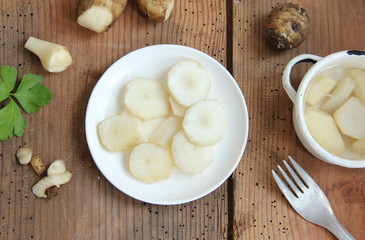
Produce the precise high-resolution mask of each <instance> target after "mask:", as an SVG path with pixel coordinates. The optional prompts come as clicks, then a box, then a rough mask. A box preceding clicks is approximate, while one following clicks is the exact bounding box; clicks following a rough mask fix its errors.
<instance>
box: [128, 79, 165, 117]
mask: <svg viewBox="0 0 365 240" xmlns="http://www.w3.org/2000/svg"><path fill="white" fill-rule="evenodd" d="M124 104H125V106H126V108H127V109H128V111H129V112H130V113H131V114H132V115H134V116H136V117H138V118H140V119H142V120H150V119H154V118H162V117H167V116H168V114H169V111H170V102H169V95H168V93H167V90H166V88H165V87H164V86H163V85H162V83H160V82H159V81H158V80H154V79H148V78H137V79H134V80H132V81H130V82H129V83H128V84H127V87H126V89H125V96H124Z"/></svg>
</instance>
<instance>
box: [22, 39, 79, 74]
mask: <svg viewBox="0 0 365 240" xmlns="http://www.w3.org/2000/svg"><path fill="white" fill-rule="evenodd" d="M24 47H25V48H26V49H28V50H29V51H31V52H32V53H34V54H35V55H37V56H38V57H39V59H40V60H41V63H42V66H43V68H44V69H45V70H47V71H48V72H62V71H64V70H66V69H67V68H68V67H69V66H70V65H71V64H72V57H71V55H70V53H69V52H68V51H67V48H66V47H64V46H62V45H59V44H56V43H51V42H48V41H44V40H41V39H38V38H35V37H29V38H28V40H27V42H26V43H25V45H24Z"/></svg>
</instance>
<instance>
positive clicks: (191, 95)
mask: <svg viewBox="0 0 365 240" xmlns="http://www.w3.org/2000/svg"><path fill="white" fill-rule="evenodd" d="M167 85H168V88H169V90H170V92H171V94H172V95H173V96H174V99H175V100H176V101H177V102H178V103H180V104H181V105H183V106H185V107H190V106H191V105H193V104H194V103H196V102H198V101H200V100H203V99H205V98H206V97H207V95H208V92H209V90H210V87H211V80H210V74H209V72H208V70H207V69H206V68H205V67H204V66H203V65H201V64H200V63H199V62H198V61H195V60H190V59H189V60H184V61H181V62H179V63H177V64H175V65H174V66H173V67H172V68H171V69H170V71H169V72H168V74H167Z"/></svg>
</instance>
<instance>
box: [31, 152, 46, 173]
mask: <svg viewBox="0 0 365 240" xmlns="http://www.w3.org/2000/svg"><path fill="white" fill-rule="evenodd" d="M30 164H31V165H32V167H33V169H34V171H35V172H36V173H37V175H38V176H40V177H42V176H43V174H44V173H45V172H46V166H45V165H44V163H43V162H42V160H41V159H40V158H39V156H37V155H34V156H32V159H31V160H30Z"/></svg>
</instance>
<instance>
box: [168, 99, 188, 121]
mask: <svg viewBox="0 0 365 240" xmlns="http://www.w3.org/2000/svg"><path fill="white" fill-rule="evenodd" d="M169 100H170V105H171V109H172V112H173V113H174V115H176V116H178V117H183V116H184V114H185V111H186V109H188V108H187V107H185V106H183V105H181V104H180V103H178V102H176V100H175V99H174V97H173V96H170V97H169Z"/></svg>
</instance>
